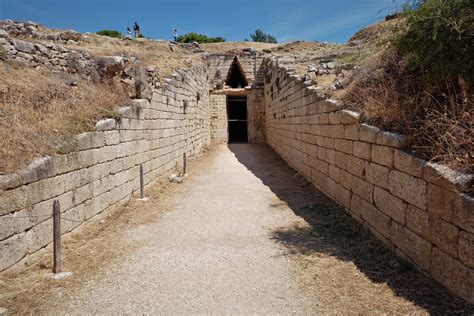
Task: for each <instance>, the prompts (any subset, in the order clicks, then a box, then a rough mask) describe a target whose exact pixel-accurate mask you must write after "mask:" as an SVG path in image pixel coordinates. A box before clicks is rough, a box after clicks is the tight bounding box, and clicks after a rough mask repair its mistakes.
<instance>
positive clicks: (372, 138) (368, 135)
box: [359, 124, 380, 144]
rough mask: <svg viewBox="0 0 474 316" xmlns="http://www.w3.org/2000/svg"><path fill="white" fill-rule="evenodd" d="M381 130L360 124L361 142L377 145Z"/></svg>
mask: <svg viewBox="0 0 474 316" xmlns="http://www.w3.org/2000/svg"><path fill="white" fill-rule="evenodd" d="M379 131H380V129H379V128H377V127H374V126H370V125H367V124H359V140H361V141H363V142H367V143H372V144H375V143H376V141H377V134H378V133H379Z"/></svg>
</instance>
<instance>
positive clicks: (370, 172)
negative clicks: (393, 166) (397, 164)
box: [365, 163, 390, 189]
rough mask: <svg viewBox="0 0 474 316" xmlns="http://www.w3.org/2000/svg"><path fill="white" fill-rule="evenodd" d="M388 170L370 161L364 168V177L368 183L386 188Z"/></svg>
mask: <svg viewBox="0 0 474 316" xmlns="http://www.w3.org/2000/svg"><path fill="white" fill-rule="evenodd" d="M389 172H390V170H389V169H388V168H385V167H383V166H380V165H378V164H375V163H371V164H369V165H368V166H367V168H366V173H365V178H366V180H367V181H369V182H370V183H372V184H374V185H376V186H378V187H381V188H384V189H388V174H389Z"/></svg>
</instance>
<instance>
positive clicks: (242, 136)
mask: <svg viewBox="0 0 474 316" xmlns="http://www.w3.org/2000/svg"><path fill="white" fill-rule="evenodd" d="M227 120H228V135H229V143H247V142H248V132H247V97H246V96H230V95H229V96H227Z"/></svg>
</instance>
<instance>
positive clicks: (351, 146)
mask: <svg viewBox="0 0 474 316" xmlns="http://www.w3.org/2000/svg"><path fill="white" fill-rule="evenodd" d="M25 25H26V24H24V25H23V26H18V28H19V29H21V30H23V29H28V30H30V31H31V32H32V31H33V28H35V26H34V25H26V26H25ZM29 26H32V27H33V28H29ZM22 28H23V29H22ZM16 29H17V27H16V26H15V27H13V26H12V27H10V28H9V29H8V31H9V32H16V31H15V30H16ZM23 31H24V30H23ZM23 31H22V32H23ZM32 34H33V35H32V36H33V37H34V36H37V35H34V33H32ZM38 36H39V35H38ZM59 39H61V35H59ZM68 40H73V39H68ZM0 44H1V45H2V47H3V48H4V49H5V50H6V52H7V54H9V56H11V58H13V59H17V60H19V61H22V62H26V63H30V64H31V65H32V66H34V67H37V66H48V67H49V66H51V67H53V68H54V69H57V70H59V71H67V72H69V73H77V72H79V71H78V70H77V67H79V68H81V69H82V70H81V72H82V73H86V75H88V76H94V74H97V75H98V76H101V77H103V76H107V75H110V74H111V73H112V74H113V75H114V76H117V75H118V76H119V77H121V78H122V79H123V80H130V81H132V82H130V85H134V83H133V81H134V80H142V78H143V76H145V80H146V82H147V83H148V84H147V87H148V89H149V90H148V93H145V95H143V96H142V99H136V100H134V101H133V106H131V107H126V108H120V109H119V112H120V114H121V117H122V118H121V119H120V120H118V121H117V120H115V119H106V120H102V121H100V122H98V123H97V125H96V131H93V132H88V133H84V134H81V135H78V136H77V138H76V140H75V142H74V143H73V144H72V149H71V150H70V153H69V154H65V155H59V156H55V157H45V158H42V159H40V160H37V161H34V162H33V163H32V164H31V165H30V166H29V167H28V168H26V169H24V170H21V171H19V172H18V173H16V174H12V175H7V176H2V177H0V250H1V251H0V271H2V270H5V269H7V268H9V267H11V266H12V265H14V264H16V263H17V262H19V261H21V260H22V259H24V258H25V257H27V256H28V255H30V254H32V253H34V252H36V251H38V250H39V249H41V248H43V247H45V246H46V245H48V244H49V243H51V239H52V233H51V232H52V227H51V226H52V218H51V215H50V214H51V209H52V205H53V200H59V201H60V203H61V210H62V212H63V216H64V217H65V218H69V219H73V220H75V221H74V222H72V221H66V222H64V225H63V227H62V228H63V232H64V233H66V232H69V231H71V230H73V229H75V228H76V227H77V226H79V225H81V224H82V223H84V222H86V221H87V220H89V219H91V218H92V217H94V216H96V215H97V214H99V213H101V212H104V211H106V210H111V209H114V208H117V207H120V206H121V205H122V204H123V203H124V202H125V201H126V200H127V199H128V198H129V197H130V196H131V194H132V193H133V192H134V191H136V190H137V189H138V187H139V165H140V164H143V167H144V170H145V182H146V183H149V182H151V181H153V180H155V179H157V178H158V177H160V176H163V175H165V174H166V173H168V172H169V171H171V170H172V169H173V168H175V166H176V165H177V164H180V163H181V159H182V155H183V153H186V154H187V155H188V156H192V155H195V154H197V153H199V152H200V151H201V150H202V149H203V148H205V147H207V146H209V145H210V144H211V142H213V143H222V142H224V143H226V142H228V141H229V118H228V110H227V106H228V99H229V98H231V97H239V98H242V99H245V100H246V106H247V121H246V124H247V129H248V130H247V132H248V141H249V142H253V143H264V142H266V143H268V144H269V145H270V146H271V147H272V148H273V149H274V150H275V151H276V152H277V153H278V154H279V155H281V157H283V159H285V160H286V161H287V162H288V164H289V165H290V166H291V167H293V168H294V169H295V170H297V171H298V172H299V173H301V174H302V175H303V176H304V177H305V178H306V179H308V180H309V181H311V182H312V183H313V184H314V185H315V186H316V187H317V188H318V189H319V190H321V191H322V192H324V193H325V194H326V195H328V196H329V197H331V198H332V199H334V200H335V201H336V202H338V203H339V204H340V205H342V206H343V207H344V208H345V209H346V210H347V212H348V213H349V214H350V215H351V216H352V217H353V218H355V219H356V220H357V221H359V222H360V223H362V224H363V225H364V226H365V227H366V228H367V229H368V230H370V231H371V232H372V233H373V234H374V235H375V236H376V237H377V238H378V239H380V240H381V241H382V242H383V243H384V244H385V245H386V246H387V247H388V248H389V249H391V250H393V251H394V252H395V253H397V254H398V255H399V256H401V257H404V258H407V259H408V260H410V261H412V262H413V263H415V264H416V265H417V266H418V267H419V268H420V269H421V270H422V271H423V272H425V273H427V274H428V275H431V276H432V277H433V278H435V279H436V280H438V281H439V282H440V283H441V284H443V285H444V286H446V287H447V288H448V289H450V290H451V291H452V292H454V293H456V294H457V295H459V296H460V297H462V298H464V299H466V300H467V301H469V302H474V290H473V289H474V199H473V198H472V197H471V196H468V195H466V194H462V193H459V192H463V190H464V189H465V186H466V184H467V183H469V181H472V175H463V174H459V173H456V172H454V171H452V170H450V169H448V168H446V167H443V166H440V165H436V164H431V163H427V162H425V161H421V160H419V159H417V158H415V157H413V156H411V155H409V154H407V153H406V152H404V151H403V150H402V149H401V147H402V144H403V140H404V139H403V137H402V136H401V135H395V134H392V133H388V132H385V131H382V130H379V129H378V128H375V127H373V126H369V125H366V124H363V123H361V122H360V121H359V114H358V113H354V112H351V111H347V110H344V109H342V107H341V105H340V104H339V103H338V102H336V101H332V100H328V99H326V96H325V95H324V93H321V91H320V90H318V89H317V87H314V86H313V85H312V80H311V78H307V77H298V76H296V75H294V71H293V70H292V68H291V66H292V63H293V62H294V60H293V59H292V58H288V57H278V58H277V57H265V55H264V54H263V53H260V52H256V51H254V50H252V49H246V50H243V51H238V52H237V51H235V52H227V53H223V54H214V55H208V56H207V62H208V63H207V64H205V63H199V64H195V65H194V66H193V67H191V68H189V69H186V70H179V71H177V72H176V73H175V74H174V75H173V76H172V78H170V79H167V80H166V82H165V84H164V85H163V86H161V85H160V84H159V83H158V82H157V81H156V80H155V79H154V78H153V75H152V74H153V72H154V70H153V69H146V73H147V74H140V73H141V72H142V70H140V69H138V70H137V68H136V67H135V66H134V65H133V64H130V63H127V60H126V59H123V57H110V58H106V59H103V60H93V59H91V58H90V56H88V55H87V54H84V53H79V52H74V51H70V50H66V49H65V48H63V47H62V46H60V45H59V44H56V43H51V44H50V45H49V46H45V45H39V44H34V43H30V42H28V41H23V40H18V39H14V38H13V37H11V36H10V35H9V34H8V32H7V31H2V30H0ZM232 65H234V66H232ZM325 67H326V68H328V69H329V70H331V68H332V65H330V64H328V65H326V66H325ZM323 68H324V67H323ZM326 68H325V69H326ZM87 69H89V70H87ZM231 69H237V70H236V71H238V72H239V73H238V75H239V76H243V78H244V81H243V82H246V84H247V85H246V86H239V87H230V86H229V85H228V80H229V76H230V72H231ZM323 70H324V69H323ZM329 70H328V71H329ZM315 71H320V70H315ZM137 74H138V75H137ZM147 76H148V77H147ZM137 96H138V94H137Z"/></svg>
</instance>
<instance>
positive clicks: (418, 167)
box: [393, 150, 425, 178]
mask: <svg viewBox="0 0 474 316" xmlns="http://www.w3.org/2000/svg"><path fill="white" fill-rule="evenodd" d="M393 164H394V166H395V168H396V169H398V170H400V171H403V172H405V173H408V174H410V175H412V176H414V177H418V178H421V177H422V175H423V168H424V166H425V162H424V161H423V160H421V159H418V158H416V157H414V156H412V155H410V154H408V153H406V152H403V151H401V150H395V153H394V156H393Z"/></svg>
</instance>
